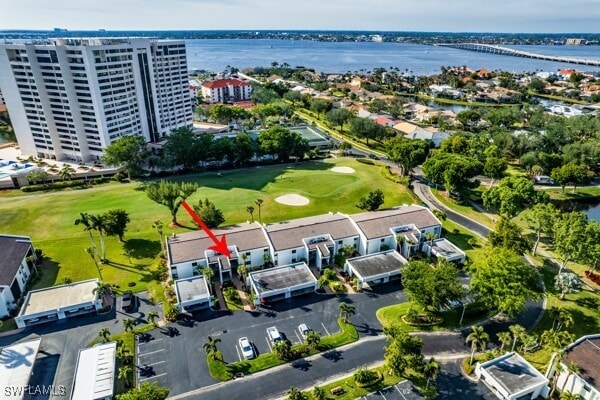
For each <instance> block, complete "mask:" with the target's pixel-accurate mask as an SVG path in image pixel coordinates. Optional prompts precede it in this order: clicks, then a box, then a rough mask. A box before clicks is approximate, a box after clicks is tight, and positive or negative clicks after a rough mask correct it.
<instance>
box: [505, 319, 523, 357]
mask: <svg viewBox="0 0 600 400" xmlns="http://www.w3.org/2000/svg"><path fill="white" fill-rule="evenodd" d="M508 330H509V331H510V333H512V336H513V343H512V347H511V349H510V351H515V347H516V346H517V342H518V341H519V340H520V339H521V338H522V337H523V335H525V332H526V331H525V328H523V327H522V326H521V325H511V326H509V327H508Z"/></svg>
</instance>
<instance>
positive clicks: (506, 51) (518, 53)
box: [435, 43, 600, 67]
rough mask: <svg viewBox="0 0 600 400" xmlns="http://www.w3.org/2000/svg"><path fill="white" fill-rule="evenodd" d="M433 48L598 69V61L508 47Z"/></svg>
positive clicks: (599, 61) (459, 44)
mask: <svg viewBox="0 0 600 400" xmlns="http://www.w3.org/2000/svg"><path fill="white" fill-rule="evenodd" d="M435 46H442V47H451V48H454V49H461V50H469V51H479V52H483V53H492V54H500V55H503V56H513V57H525V58H536V59H538V60H546V61H555V62H562V63H568V64H579V65H591V66H594V67H600V60H589V59H584V58H572V57H560V56H548V55H545V54H537V53H530V52H528V51H523V50H517V49H511V48H509V47H502V46H495V45H491V44H482V43H442V44H436V45H435Z"/></svg>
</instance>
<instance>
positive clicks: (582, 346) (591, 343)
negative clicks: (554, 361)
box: [563, 335, 600, 390]
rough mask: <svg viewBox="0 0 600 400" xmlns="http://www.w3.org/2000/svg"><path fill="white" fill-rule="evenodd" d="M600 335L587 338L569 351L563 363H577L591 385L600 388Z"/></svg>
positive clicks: (581, 375)
mask: <svg viewBox="0 0 600 400" xmlns="http://www.w3.org/2000/svg"><path fill="white" fill-rule="evenodd" d="M598 360H600V335H595V337H592V338H587V339H585V340H583V341H582V342H580V343H578V344H576V345H574V346H573V347H571V348H570V349H569V350H568V351H567V355H566V356H565V358H564V360H563V364H565V365H569V364H570V363H571V362H574V363H576V364H577V365H578V366H579V368H580V370H581V372H580V373H579V374H578V375H579V376H580V377H582V378H583V379H585V380H586V382H588V383H589V384H590V385H592V386H594V387H595V388H596V389H597V390H600V363H599V362H598Z"/></svg>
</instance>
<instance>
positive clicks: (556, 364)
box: [548, 352, 565, 399]
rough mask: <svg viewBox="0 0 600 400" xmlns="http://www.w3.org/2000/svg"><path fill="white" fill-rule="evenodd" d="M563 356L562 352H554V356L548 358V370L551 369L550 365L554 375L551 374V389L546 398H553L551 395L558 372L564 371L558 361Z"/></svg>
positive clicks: (556, 382) (556, 381)
mask: <svg viewBox="0 0 600 400" xmlns="http://www.w3.org/2000/svg"><path fill="white" fill-rule="evenodd" d="M564 356H565V353H564V352H560V353H555V354H554V356H553V357H552V359H551V360H550V365H549V366H548V370H549V371H550V370H551V369H552V367H554V375H552V385H551V386H550V387H551V388H552V389H551V390H550V394H549V395H548V398H550V399H552V398H553V397H552V395H553V394H554V391H555V390H556V385H557V384H558V378H559V377H560V374H562V372H563V371H564V369H563V367H562V364H561V363H560V362H561V361H562V359H563V357H564Z"/></svg>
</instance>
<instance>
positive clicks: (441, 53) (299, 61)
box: [186, 39, 600, 75]
mask: <svg viewBox="0 0 600 400" xmlns="http://www.w3.org/2000/svg"><path fill="white" fill-rule="evenodd" d="M516 47H517V46H515V48H516ZM530 47H531V48H529V47H528V46H524V47H523V46H518V48H520V49H523V48H524V49H526V50H528V51H532V52H536V53H540V54H548V55H560V56H572V57H577V58H588V59H598V60H600V46H530ZM186 48H187V56H188V67H189V69H204V70H208V71H214V72H221V71H223V70H224V69H225V67H226V66H227V65H230V66H233V67H236V68H239V69H243V68H248V67H256V66H262V67H267V66H270V65H271V63H272V62H273V61H275V62H278V63H279V64H282V63H287V64H289V65H290V66H292V67H295V66H300V65H301V66H304V67H308V68H314V69H315V70H316V71H319V72H325V73H345V72H348V71H350V72H355V71H357V72H360V71H361V70H363V71H370V70H372V69H373V68H377V67H383V68H386V69H389V68H391V67H396V68H398V69H399V71H400V72H407V73H412V74H415V75H431V74H435V73H439V72H440V68H441V67H442V66H462V65H466V66H467V67H469V68H472V69H480V68H487V69H489V70H490V71H491V70H495V69H498V70H503V71H510V72H523V71H536V70H543V71H557V70H558V69H560V68H577V69H579V70H583V71H600V68H597V67H596V68H594V67H590V66H578V65H574V64H563V63H556V62H549V61H543V60H535V59H529V58H520V57H510V56H501V55H495V54H488V53H478V52H472V51H466V50H458V49H451V48H447V47H438V46H426V45H417V44H403V43H375V42H313V41H292V40H275V39H189V40H186Z"/></svg>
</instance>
